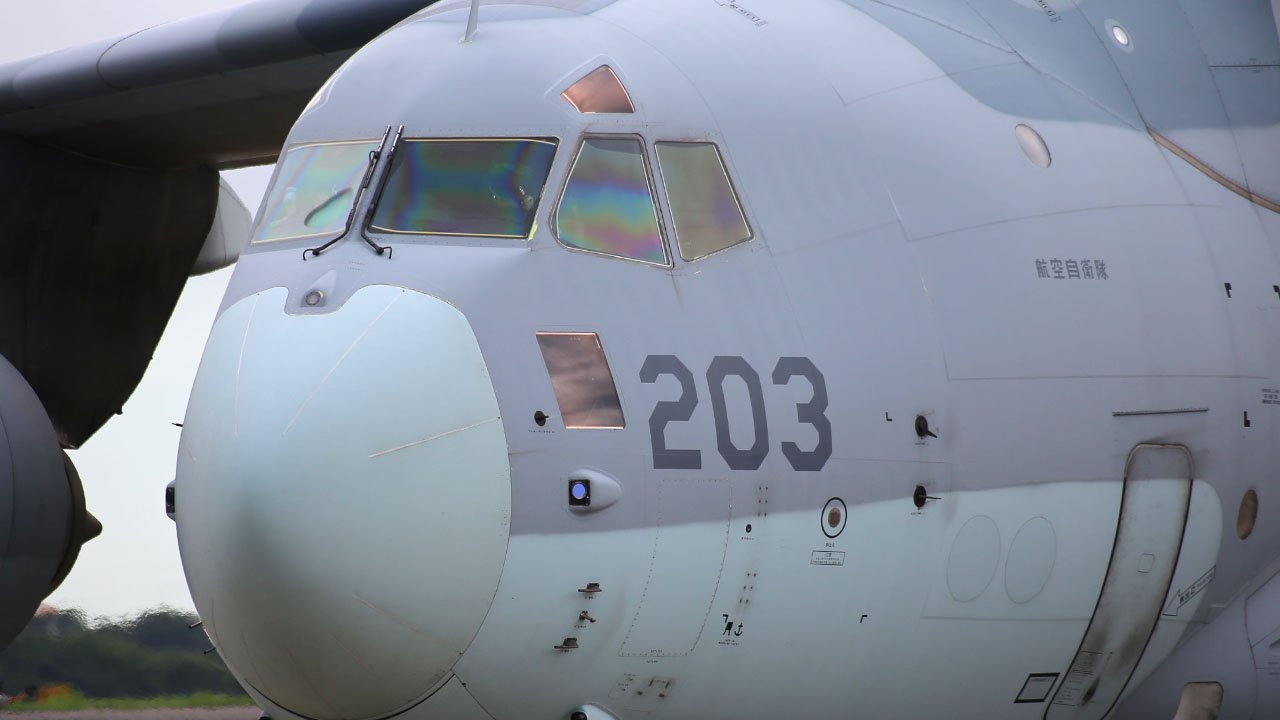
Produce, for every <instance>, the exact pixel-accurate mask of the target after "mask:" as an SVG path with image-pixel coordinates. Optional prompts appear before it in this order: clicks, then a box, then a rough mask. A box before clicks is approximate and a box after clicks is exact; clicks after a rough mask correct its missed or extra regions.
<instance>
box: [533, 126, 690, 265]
mask: <svg viewBox="0 0 1280 720" xmlns="http://www.w3.org/2000/svg"><path fill="white" fill-rule="evenodd" d="M556 235H557V237H558V238H559V240H560V242H562V243H564V244H565V245H567V246H569V247H574V248H579V249H581V250H589V251H591V252H598V253H605V254H607V255H617V256H619V257H624V258H631V259H633V260H642V261H644V262H651V263H656V264H659V265H665V264H667V249H666V246H665V245H664V244H663V242H662V232H661V231H660V230H659V228H658V216H657V213H656V212H655V211H654V206H653V194H652V193H651V192H650V191H649V174H648V169H647V168H646V167H645V162H644V148H643V146H642V145H641V144H640V140H639V139H638V138H633V137H610V138H604V137H590V138H587V139H585V140H583V141H582V150H581V151H580V152H579V153H578V160H577V162H575V163H574V165H573V171H572V172H571V173H570V174H569V182H568V183H566V185H565V189H564V197H563V198H562V199H561V200H560V208H559V210H558V211H557V212H556Z"/></svg>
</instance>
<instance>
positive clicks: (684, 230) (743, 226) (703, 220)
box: [657, 142, 751, 260]
mask: <svg viewBox="0 0 1280 720" xmlns="http://www.w3.org/2000/svg"><path fill="white" fill-rule="evenodd" d="M657 149H658V166H659V167H660V168H661V169H662V182H663V184H664V185H665V186H666V191H667V203H668V204H669V205H670V206H671V219H672V221H673V222H674V223H675V234H676V243H677V244H678V245H679V246H680V257H682V258H684V259H685V260H696V259H698V258H700V257H704V256H706V255H710V254H711V253H713V252H716V251H717V250H723V249H725V248H727V247H729V246H731V245H737V244H738V243H740V242H743V241H744V240H750V239H751V229H750V228H749V227H747V221H746V218H744V217H743V216H742V208H741V207H740V206H739V205H738V198H737V196H736V195H734V193H733V186H732V185H731V184H730V183H729V176H728V174H727V173H726V172H725V170H724V164H723V163H722V162H721V161H720V153H718V152H717V151H716V146H715V145H713V144H711V143H683V142H660V143H658V144H657Z"/></svg>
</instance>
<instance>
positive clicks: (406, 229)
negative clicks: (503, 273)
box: [371, 139, 556, 238]
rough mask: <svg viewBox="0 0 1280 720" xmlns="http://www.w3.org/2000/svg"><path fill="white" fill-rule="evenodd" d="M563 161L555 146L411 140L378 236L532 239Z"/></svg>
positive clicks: (383, 206) (378, 215) (387, 196)
mask: <svg viewBox="0 0 1280 720" xmlns="http://www.w3.org/2000/svg"><path fill="white" fill-rule="evenodd" d="M555 155H556V141H555V140H553V139H528V140H504V139H492V140H490V139H479V140H407V141H405V142H404V144H403V145H402V146H401V147H399V148H397V150H396V157H395V161H394V162H393V163H392V165H391V175H390V177H389V178H388V180H387V184H386V188H385V189H384V190H383V192H382V197H381V199H380V200H379V201H378V208H377V210H376V211H374V215H373V223H372V225H371V227H372V228H373V229H374V230H379V231H382V232H395V233H413V234H420V235H462V236H467V237H500V238H527V237H529V233H531V232H532V231H533V222H534V218H535V215H536V214H537V212H538V203H539V202H540V201H541V200H542V191H543V188H544V187H545V186H546V184H547V174H548V173H550V172H551V162H552V160H554V159H555Z"/></svg>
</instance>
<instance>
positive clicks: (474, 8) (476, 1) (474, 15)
mask: <svg viewBox="0 0 1280 720" xmlns="http://www.w3.org/2000/svg"><path fill="white" fill-rule="evenodd" d="M479 24H480V0H471V15H470V16H469V17H468V18H467V34H466V35H463V36H462V42H464V43H469V42H471V38H473V37H475V36H476V26H477V25H479Z"/></svg>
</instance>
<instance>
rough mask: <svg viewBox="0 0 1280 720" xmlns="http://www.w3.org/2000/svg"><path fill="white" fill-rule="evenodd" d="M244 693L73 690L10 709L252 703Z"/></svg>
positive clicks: (154, 706)
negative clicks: (149, 694) (99, 694)
mask: <svg viewBox="0 0 1280 720" xmlns="http://www.w3.org/2000/svg"><path fill="white" fill-rule="evenodd" d="M252 704H253V701H252V700H250V699H249V698H248V697H246V696H244V695H219V694H215V693H195V694H193V695H165V696H161V697H153V698H86V697H85V696H83V695H81V694H80V693H72V694H70V695H66V696H63V697H58V698H51V699H49V700H46V701H45V702H43V703H15V704H13V705H10V706H9V707H7V708H4V710H5V711H6V712H11V713H20V712H64V711H71V710H150V709H166V708H216V707H236V706H240V705H252Z"/></svg>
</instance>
